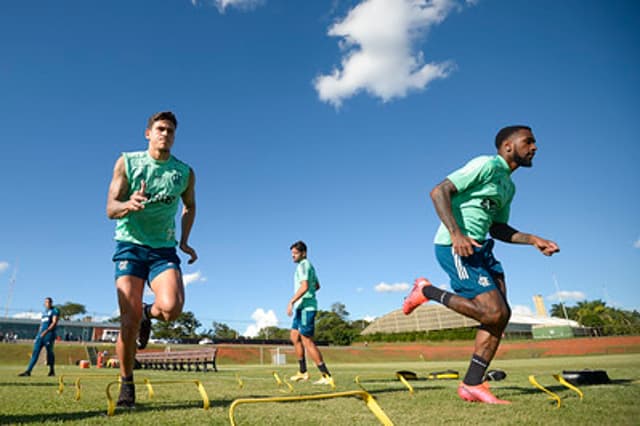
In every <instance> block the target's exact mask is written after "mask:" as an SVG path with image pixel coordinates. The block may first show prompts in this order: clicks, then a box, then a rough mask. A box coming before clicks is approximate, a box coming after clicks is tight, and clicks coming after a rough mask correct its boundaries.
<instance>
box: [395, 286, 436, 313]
mask: <svg viewBox="0 0 640 426" xmlns="http://www.w3.org/2000/svg"><path fill="white" fill-rule="evenodd" d="M427 285H431V283H430V282H429V280H428V279H426V278H422V277H420V278H416V280H415V281H414V282H413V288H412V289H411V293H409V295H408V296H407V297H405V299H404V303H403V304H402V312H404V314H405V315H409V314H410V313H411V312H413V310H414V309H415V308H417V307H418V306H420V305H422V304H423V303H425V302H428V301H429V299H427V298H426V297H425V296H424V294H422V289H423V288H424V287H425V286H427Z"/></svg>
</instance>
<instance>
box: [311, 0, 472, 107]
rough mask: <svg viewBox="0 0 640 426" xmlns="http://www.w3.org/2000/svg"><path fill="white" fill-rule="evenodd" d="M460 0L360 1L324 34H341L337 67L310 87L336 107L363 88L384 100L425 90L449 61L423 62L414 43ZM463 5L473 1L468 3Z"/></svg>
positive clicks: (448, 66)
mask: <svg viewBox="0 0 640 426" xmlns="http://www.w3.org/2000/svg"><path fill="white" fill-rule="evenodd" d="M461 1H462V0H363V1H362V2H360V3H359V4H358V5H357V6H355V7H354V8H353V9H351V10H350V11H349V13H348V14H347V16H346V17H345V18H344V19H342V20H341V21H338V22H336V23H335V24H333V25H332V26H331V27H330V28H329V31H328V35H330V36H333V37H340V41H339V45H340V48H341V50H342V51H343V56H342V61H341V66H342V67H341V69H339V68H334V69H333V71H332V72H331V74H329V75H320V76H319V77H317V78H316V79H315V80H314V82H313V83H314V86H315V89H316V91H317V92H318V95H319V97H320V100H322V101H324V102H328V103H330V104H332V105H333V106H335V107H336V108H338V107H340V105H341V104H342V101H343V100H345V99H347V98H350V97H352V96H354V95H355V94H357V93H358V92H361V91H365V92H367V93H369V94H370V95H372V96H375V97H378V98H380V99H382V101H383V102H387V101H390V100H391V99H393V98H402V97H404V96H406V95H407V93H408V92H409V91H419V90H424V89H425V88H426V87H427V85H428V84H429V83H430V82H431V81H433V80H435V79H439V78H446V77H447V76H449V74H450V73H451V72H452V71H453V69H454V64H453V63H452V62H450V61H444V62H440V63H436V62H430V63H427V64H425V59H424V54H423V52H421V51H418V49H417V44H418V42H419V41H420V39H421V38H423V36H424V35H425V33H426V32H427V31H428V30H429V29H430V28H431V27H433V26H434V25H437V24H439V23H441V22H442V21H444V19H445V18H446V17H447V15H448V14H449V13H450V12H451V11H452V10H453V9H455V8H458V7H460V5H461ZM466 3H467V4H473V2H470V1H467V2H466Z"/></svg>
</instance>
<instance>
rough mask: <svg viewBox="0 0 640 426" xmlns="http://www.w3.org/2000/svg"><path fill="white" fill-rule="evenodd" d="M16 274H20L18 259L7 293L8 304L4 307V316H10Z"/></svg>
mask: <svg viewBox="0 0 640 426" xmlns="http://www.w3.org/2000/svg"><path fill="white" fill-rule="evenodd" d="M16 275H18V261H17V260H16V266H14V267H13V274H11V278H9V291H8V294H7V304H6V306H5V309H4V317H5V318H9V306H10V305H11V298H12V297H13V287H14V286H15V284H16Z"/></svg>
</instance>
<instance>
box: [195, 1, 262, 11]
mask: <svg viewBox="0 0 640 426" xmlns="http://www.w3.org/2000/svg"><path fill="white" fill-rule="evenodd" d="M265 1H266V0H191V4H192V5H194V6H198V5H199V4H202V3H212V4H214V5H215V6H216V7H217V8H218V11H219V12H220V13H224V12H225V10H226V9H227V7H235V8H236V9H240V10H253V9H255V8H256V7H258V6H260V5H262V4H264V3H265Z"/></svg>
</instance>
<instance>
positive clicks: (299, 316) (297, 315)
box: [291, 309, 316, 337]
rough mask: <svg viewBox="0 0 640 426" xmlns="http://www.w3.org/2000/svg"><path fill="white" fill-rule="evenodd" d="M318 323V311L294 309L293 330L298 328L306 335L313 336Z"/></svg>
mask: <svg viewBox="0 0 640 426" xmlns="http://www.w3.org/2000/svg"><path fill="white" fill-rule="evenodd" d="M315 324H316V311H305V310H304V309H296V310H295V311H293V324H291V329H292V330H298V331H299V332H300V334H302V335H303V336H305V337H313V333H314V332H315Z"/></svg>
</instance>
